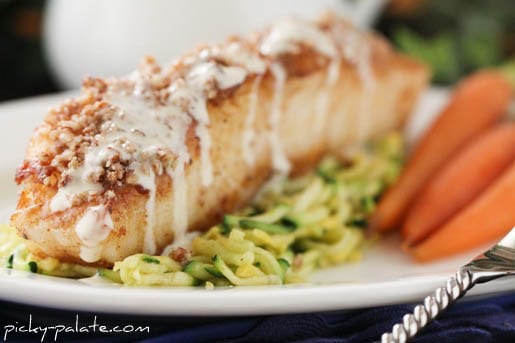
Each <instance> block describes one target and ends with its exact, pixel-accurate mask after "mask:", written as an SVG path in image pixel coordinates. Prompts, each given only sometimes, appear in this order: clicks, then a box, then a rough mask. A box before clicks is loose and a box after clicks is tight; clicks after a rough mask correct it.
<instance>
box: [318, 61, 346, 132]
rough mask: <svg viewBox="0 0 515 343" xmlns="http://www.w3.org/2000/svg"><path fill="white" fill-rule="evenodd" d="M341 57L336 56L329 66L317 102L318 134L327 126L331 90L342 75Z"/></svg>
mask: <svg viewBox="0 0 515 343" xmlns="http://www.w3.org/2000/svg"><path fill="white" fill-rule="evenodd" d="M340 63H341V61H340V59H339V58H334V59H333V60H332V61H331V63H329V66H328V67H327V76H326V80H325V85H324V87H323V88H322V90H321V91H320V93H319V94H318V96H317V98H316V103H315V118H316V120H315V130H314V132H315V133H316V134H317V135H318V134H320V133H321V132H322V131H323V129H324V128H325V125H326V121H327V117H328V113H327V111H328V107H329V100H330V96H329V95H330V94H329V92H330V90H331V87H333V86H334V85H335V84H336V82H337V81H338V78H339V77H340Z"/></svg>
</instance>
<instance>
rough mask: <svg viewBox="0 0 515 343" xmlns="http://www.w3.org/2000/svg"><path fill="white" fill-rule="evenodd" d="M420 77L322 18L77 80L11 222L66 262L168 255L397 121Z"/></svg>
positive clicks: (36, 153) (39, 143)
mask: <svg viewBox="0 0 515 343" xmlns="http://www.w3.org/2000/svg"><path fill="white" fill-rule="evenodd" d="M428 75H429V72H428V70H427V68H426V67H425V66H424V65H421V64H420V63H418V62H416V61H414V60H412V59H410V58H408V57H405V56H402V55H401V54H399V53H397V52H395V51H393V50H392V49H391V47H390V46H389V45H388V43H387V42H386V41H385V40H384V39H382V38H381V37H379V36H377V35H375V34H372V33H362V32H359V31H357V30H356V29H355V28H354V27H352V25H350V24H349V23H347V22H346V21H345V20H343V19H341V18H338V17H336V16H335V15H330V14H327V15H325V16H323V17H322V18H320V19H319V20H318V21H316V22H308V21H303V20H300V19H291V18H287V19H284V20H282V21H279V22H278V23H276V24H275V25H272V26H271V27H269V28H267V29H266V30H264V31H263V32H260V33H256V34H254V35H252V36H250V37H247V38H231V39H229V40H228V41H227V42H225V43H223V44H220V45H213V46H201V47H199V48H198V49H196V50H195V51H194V52H192V53H190V54H187V55H185V56H183V57H182V58H180V59H178V60H176V61H175V62H173V63H171V64H170V65H169V66H167V67H165V68H160V67H159V66H158V65H157V64H156V62H155V61H154V60H153V59H152V58H146V59H145V60H144V62H143V63H142V65H141V66H140V68H139V69H138V70H137V71H135V72H134V73H132V74H130V75H129V76H127V77H124V78H119V79H94V78H90V79H87V80H86V81H85V82H84V87H83V90H82V94H81V96H79V97H78V98H76V99H71V100H68V101H66V102H65V103H63V104H61V105H60V106H58V107H56V108H55V109H52V110H51V111H50V112H49V113H48V114H47V115H46V117H45V119H44V122H43V124H42V125H40V126H39V127H38V128H37V129H36V131H35V133H34V135H33V137H32V139H31V141H30V143H29V147H28V149H27V153H26V156H25V160H24V162H23V164H22V165H21V166H20V167H19V169H18V171H17V176H16V181H17V182H18V183H20V184H22V186H23V187H22V191H21V193H20V197H19V202H18V205H17V210H16V211H15V213H14V214H13V215H12V217H11V223H12V225H13V226H15V227H16V228H17V230H18V231H19V233H20V234H21V235H23V237H25V238H26V239H28V240H29V248H30V250H31V251H32V252H33V253H35V254H38V255H41V256H52V257H56V258H58V259H60V260H62V261H68V262H76V263H82V264H91V265H99V266H111V265H112V264H113V263H114V262H116V261H120V260H122V259H123V258H125V257H127V256H129V255H132V254H135V253H140V252H145V253H149V254H160V253H163V252H164V253H166V254H168V253H170V251H172V250H173V249H175V248H176V247H178V246H181V245H187V238H188V234H187V232H192V231H196V230H203V229H206V228H208V227H209V226H211V225H213V224H214V223H216V222H217V221H219V220H220V218H221V216H223V214H225V213H228V212H231V211H234V210H236V209H238V208H241V207H242V206H244V205H245V204H247V203H248V202H249V200H250V199H252V197H253V196H254V195H255V194H256V192H257V191H258V190H259V189H260V188H261V187H262V186H263V184H264V183H265V182H267V180H269V179H270V178H271V177H272V176H273V175H275V174H283V175H285V174H299V173H302V172H304V171H306V170H309V169H310V168H312V167H313V166H314V165H315V164H316V163H317V162H318V161H319V160H320V158H321V157H322V156H323V155H326V154H328V153H333V154H336V155H341V154H343V153H344V152H345V151H346V150H348V149H352V148H353V147H355V146H357V145H359V144H361V143H363V142H364V141H366V140H367V139H370V138H371V137H373V136H376V135H379V134H381V133H384V132H386V131H388V130H391V129H394V128H399V127H401V126H402V124H403V123H404V121H405V120H406V118H407V115H408V114H409V113H410V111H411V109H412V107H413V105H414V102H415V101H416V99H417V96H418V95H419V94H420V92H421V91H422V90H423V89H424V88H425V86H426V84H427V81H428Z"/></svg>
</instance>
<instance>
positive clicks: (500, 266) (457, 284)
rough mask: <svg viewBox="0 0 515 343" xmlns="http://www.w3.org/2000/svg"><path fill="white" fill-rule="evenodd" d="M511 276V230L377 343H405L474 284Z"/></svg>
mask: <svg viewBox="0 0 515 343" xmlns="http://www.w3.org/2000/svg"><path fill="white" fill-rule="evenodd" d="M514 274H515V227H514V228H513V229H511V231H510V232H509V233H508V234H507V235H506V236H505V237H504V238H503V239H501V241H500V242H499V243H497V244H496V245H495V246H494V247H492V248H491V249H490V250H488V251H486V252H485V253H483V254H481V255H479V256H478V257H476V258H475V259H473V260H472V261H471V262H470V263H468V264H466V265H464V266H463V267H461V268H460V270H459V271H458V272H457V273H456V274H455V275H454V276H453V277H451V278H450V279H448V280H447V282H446V284H445V287H440V288H438V289H437V290H436V291H435V292H434V293H433V294H432V295H429V296H427V297H426V298H425V299H424V303H423V304H420V305H417V306H416V307H415V309H414V310H413V313H409V314H406V315H405V316H404V317H403V318H402V323H398V324H395V325H394V326H393V328H392V331H391V332H385V333H384V334H383V335H382V336H381V342H382V343H403V342H407V341H409V340H410V339H411V338H413V337H414V336H415V335H416V334H417V333H418V332H419V331H420V330H421V329H423V328H424V327H425V326H426V325H427V324H429V323H430V322H431V321H432V320H433V319H435V318H436V316H438V315H439V314H440V313H441V312H442V311H443V310H445V309H446V308H447V307H448V306H449V305H450V304H452V303H454V302H455V301H456V300H458V299H459V298H461V297H462V296H464V295H465V293H467V291H468V290H469V289H471V288H472V287H474V285H476V284H478V283H485V282H488V281H491V280H494V279H497V278H500V277H503V276H508V275H514Z"/></svg>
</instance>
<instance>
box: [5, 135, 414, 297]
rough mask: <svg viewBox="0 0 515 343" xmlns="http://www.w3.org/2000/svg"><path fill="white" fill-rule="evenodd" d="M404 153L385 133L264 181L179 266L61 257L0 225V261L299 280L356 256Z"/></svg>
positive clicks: (122, 273)
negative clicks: (296, 172)
mask: <svg viewBox="0 0 515 343" xmlns="http://www.w3.org/2000/svg"><path fill="white" fill-rule="evenodd" d="M403 151H404V146H403V141H402V138H401V135H400V134H398V133H390V134H387V135H385V136H383V137H381V138H380V139H377V140H374V141H372V142H370V143H369V144H367V145H366V146H365V147H364V148H363V149H362V150H360V151H359V152H356V153H354V154H353V155H352V156H351V157H349V159H348V160H346V161H344V162H340V161H339V160H337V159H335V158H332V157H327V158H325V159H324V160H323V161H322V162H321V163H320V164H319V165H318V167H317V168H316V170H315V171H313V172H311V173H309V174H307V175H304V176H301V177H297V178H284V179H282V180H279V181H277V182H274V183H270V184H269V185H268V186H267V187H265V188H264V189H263V190H262V191H261V192H260V194H259V195H258V196H257V197H256V200H255V201H254V203H253V204H252V205H251V206H249V207H248V208H246V209H244V210H243V211H241V212H240V213H236V214H231V215H226V216H224V218H223V221H222V222H221V223H220V224H219V225H216V226H214V227H212V228H211V229H210V230H208V231H207V232H205V233H203V234H201V235H199V236H197V237H195V238H194V239H193V241H192V244H191V256H189V258H188V259H187V261H186V262H185V263H183V264H181V263H179V262H177V261H175V260H174V259H172V258H171V257H169V256H149V255H145V254H136V255H132V256H129V257H127V258H125V259H124V260H123V261H120V262H116V263H115V265H114V267H113V268H112V269H105V268H100V269H97V268H94V267H87V266H82V265H78V264H71V263H64V262H60V261H59V260H57V259H55V258H52V257H46V258H41V257H38V256H35V255H33V254H31V253H30V252H29V250H28V249H27V248H26V246H25V240H24V239H23V238H21V237H19V236H18V234H17V233H16V230H15V229H13V228H11V227H9V226H7V225H0V265H3V266H5V267H6V268H12V269H17V270H25V271H30V272H33V273H40V274H46V275H52V276H60V277H69V278H81V277H89V276H93V275H95V274H98V275H100V276H102V277H104V278H107V279H109V280H110V281H113V282H117V283H122V284H125V285H130V286H205V287H208V288H210V287H214V286H230V285H237V286H244V285H279V284H285V283H297V282H302V281H303V280H305V279H306V277H307V276H308V275H309V274H310V273H311V272H312V271H314V270H316V269H319V268H325V267H328V266H331V265H335V264H340V263H344V262H351V261H356V260H359V258H360V255H361V249H362V246H363V242H364V232H363V231H364V228H365V227H366V226H367V220H368V218H369V216H370V214H371V213H372V211H373V210H374V207H375V205H376V203H377V200H378V198H379V196H380V195H381V193H382V192H383V190H384V189H385V188H386V187H387V186H388V185H390V184H391V183H392V182H393V181H394V180H395V178H396V177H397V176H398V174H399V172H400V168H401V165H402V160H403Z"/></svg>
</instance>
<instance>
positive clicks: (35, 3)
mask: <svg viewBox="0 0 515 343" xmlns="http://www.w3.org/2000/svg"><path fill="white" fill-rule="evenodd" d="M358 1H359V0H358ZM300 4H301V1H299V5H300ZM43 6H44V1H41V0H0V47H1V50H0V101H2V100H8V99H13V98H18V97H25V96H30V95H36V94H42V93H49V92H54V91H57V90H59V88H58V86H57V84H56V82H55V80H54V79H53V78H52V75H51V72H50V71H49V70H48V67H47V64H46V63H45V58H44V53H43V50H42V42H41V34H42V29H41V27H42V25H41V24H42V11H43ZM376 29H377V30H379V31H381V32H382V33H383V34H384V35H386V36H387V37H389V38H390V39H391V40H392V41H393V42H394V44H395V45H396V46H397V47H398V48H399V49H401V50H403V51H404V52H406V53H407V54H410V55H412V56H415V57H416V58H419V59H421V60H423V61H425V62H426V63H428V64H430V65H431V66H432V67H433V72H434V77H433V82H435V83H437V84H441V85H445V84H452V83H454V82H456V80H458V79H459V78H460V77H461V76H462V75H464V74H466V73H469V72H471V71H473V70H475V69H478V68H483V67H488V66H498V65H501V64H505V63H506V62H507V61H509V60H510V59H512V58H514V56H515V0H392V1H391V3H390V4H389V6H388V9H387V10H386V11H385V12H384V14H383V15H382V17H381V18H380V19H379V21H378V22H377V25H376Z"/></svg>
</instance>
